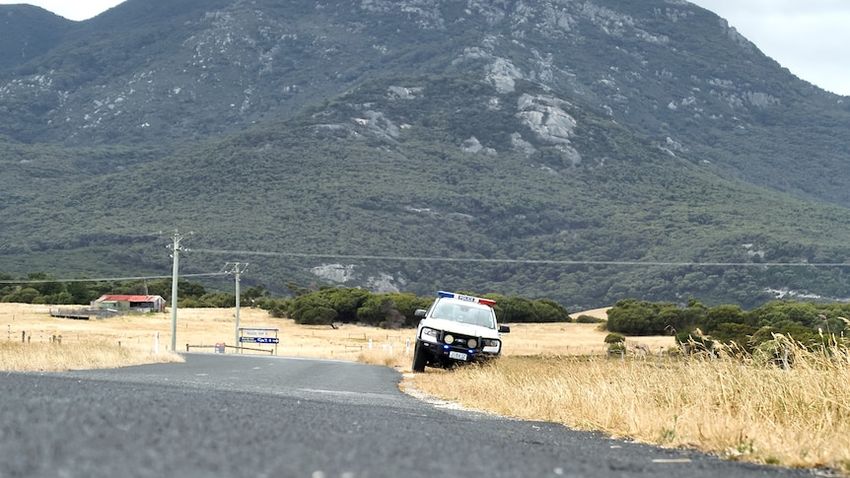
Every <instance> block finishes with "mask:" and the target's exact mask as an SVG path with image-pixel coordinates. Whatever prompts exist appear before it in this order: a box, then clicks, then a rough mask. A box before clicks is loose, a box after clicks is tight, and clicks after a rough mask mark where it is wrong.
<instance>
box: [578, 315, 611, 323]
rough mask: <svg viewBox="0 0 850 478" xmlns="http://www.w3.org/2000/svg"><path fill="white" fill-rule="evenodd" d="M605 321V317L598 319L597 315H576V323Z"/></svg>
mask: <svg viewBox="0 0 850 478" xmlns="http://www.w3.org/2000/svg"><path fill="white" fill-rule="evenodd" d="M603 322H605V319H600V318H599V317H593V316H591V315H584V314H582V315H579V316H578V317H576V323H577V324H601V323H603Z"/></svg>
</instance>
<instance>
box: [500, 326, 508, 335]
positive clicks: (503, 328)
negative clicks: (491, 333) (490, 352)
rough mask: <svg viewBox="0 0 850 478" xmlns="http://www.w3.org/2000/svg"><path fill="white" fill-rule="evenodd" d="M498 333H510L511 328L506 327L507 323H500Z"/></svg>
mask: <svg viewBox="0 0 850 478" xmlns="http://www.w3.org/2000/svg"><path fill="white" fill-rule="evenodd" d="M499 333H500V334H509V333H511V328H510V327H508V326H507V325H500V326H499Z"/></svg>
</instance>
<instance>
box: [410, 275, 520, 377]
mask: <svg viewBox="0 0 850 478" xmlns="http://www.w3.org/2000/svg"><path fill="white" fill-rule="evenodd" d="M494 305H496V301H493V300H490V299H482V298H480V297H472V296H468V295H462V294H455V293H453V292H444V291H440V292H438V293H437V299H436V300H435V301H434V303H433V304H431V307H430V308H428V310H425V309H418V310H417V311H416V317H420V318H421V319H422V320H420V321H419V327H418V328H417V329H416V346H415V348H414V350H413V371H414V372H424V371H425V366H426V365H428V366H431V367H446V366H450V365H453V364H457V363H464V362H475V361H479V360H483V359H486V358H492V357H496V356H498V355H499V354H500V353H501V352H502V340H501V338H500V337H501V336H500V334H506V333H508V332H510V331H511V329H510V327H507V326H504V325H502V326H499V324H498V323H497V322H496V313H495V312H493V306H494Z"/></svg>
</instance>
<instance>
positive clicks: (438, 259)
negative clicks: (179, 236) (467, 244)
mask: <svg viewBox="0 0 850 478" xmlns="http://www.w3.org/2000/svg"><path fill="white" fill-rule="evenodd" d="M192 251H193V252H196V253H201V254H216V255H241V256H262V257H296V258H303V259H342V260H375V261H404V262H416V261H419V262H457V263H480V264H527V265H564V266H584V265H587V266H634V267H850V263H846V262H823V263H811V262H672V261H670V262H668V261H584V260H557V259H487V258H474V257H433V256H379V255H368V254H314V253H306V252H266V251H238V250H225V249H193V250H192Z"/></svg>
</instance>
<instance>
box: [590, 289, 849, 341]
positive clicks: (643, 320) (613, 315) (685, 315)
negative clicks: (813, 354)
mask: <svg viewBox="0 0 850 478" xmlns="http://www.w3.org/2000/svg"><path fill="white" fill-rule="evenodd" d="M848 318H850V304H841V303H832V304H819V303H811V302H791V301H771V302H768V303H766V304H764V305H762V306H760V307H757V308H754V309H752V310H748V311H745V310H743V309H741V307H739V306H737V305H718V306H714V307H707V306H705V305H703V304H702V303H700V302H698V301H696V300H691V301H690V302H688V304H687V305H685V306H680V305H677V304H672V303H666V302H648V301H641V300H636V299H629V300H622V301H620V302H617V304H616V305H615V306H614V307H613V308H611V309H610V310H609V311H608V324H607V328H608V330H610V331H611V332H619V333H622V334H627V335H675V336H676V339H677V340H678V341H679V342H680V343H686V342H689V341H692V340H695V341H701V342H706V343H707V342H708V341H718V342H721V343H724V344H731V343H734V344H736V345H737V346H739V347H742V348H744V349H745V350H747V351H753V350H755V349H756V348H758V346H759V345H761V344H762V343H764V342H767V341H769V340H772V339H773V336H774V334H782V335H785V336H789V337H791V338H793V339H794V340H796V341H799V342H800V343H802V344H804V345H806V346H817V345H819V344H828V343H829V342H830V341H831V340H836V339H837V340H843V339H844V337H845V335H847V334H848V333H850V320H848Z"/></svg>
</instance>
